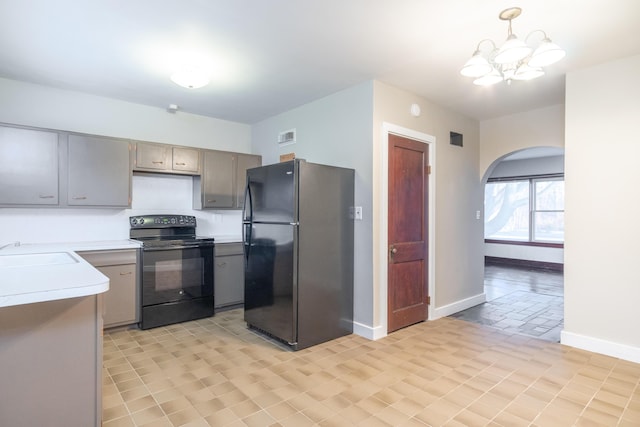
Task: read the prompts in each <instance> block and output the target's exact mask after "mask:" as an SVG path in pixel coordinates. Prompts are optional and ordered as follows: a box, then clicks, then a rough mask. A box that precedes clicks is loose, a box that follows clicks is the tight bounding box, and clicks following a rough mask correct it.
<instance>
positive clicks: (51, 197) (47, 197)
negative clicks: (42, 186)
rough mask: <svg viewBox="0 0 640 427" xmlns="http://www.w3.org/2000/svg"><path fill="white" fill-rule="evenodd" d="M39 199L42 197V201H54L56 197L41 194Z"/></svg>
mask: <svg viewBox="0 0 640 427" xmlns="http://www.w3.org/2000/svg"><path fill="white" fill-rule="evenodd" d="M38 197H40V198H41V199H53V198H54V197H55V196H49V195H42V194H40V195H39V196H38Z"/></svg>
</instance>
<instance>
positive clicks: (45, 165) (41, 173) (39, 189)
mask: <svg viewBox="0 0 640 427" xmlns="http://www.w3.org/2000/svg"><path fill="white" fill-rule="evenodd" d="M58 169H59V161H58V133H57V132H49V131H44V130H34V129H24V128H19V127H11V126H0V183H2V184H1V185H0V205H9V206H11V205H45V206H56V205H58V202H59V196H58V194H59V187H58Z"/></svg>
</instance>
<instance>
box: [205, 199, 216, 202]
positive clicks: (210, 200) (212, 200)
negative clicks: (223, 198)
mask: <svg viewBox="0 0 640 427" xmlns="http://www.w3.org/2000/svg"><path fill="white" fill-rule="evenodd" d="M215 201H216V199H207V202H215Z"/></svg>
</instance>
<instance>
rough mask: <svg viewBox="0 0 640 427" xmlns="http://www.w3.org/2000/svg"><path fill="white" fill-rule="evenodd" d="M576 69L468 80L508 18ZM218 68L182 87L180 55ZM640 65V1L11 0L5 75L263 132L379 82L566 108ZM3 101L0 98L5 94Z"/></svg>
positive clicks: (0, 37)
mask: <svg viewBox="0 0 640 427" xmlns="http://www.w3.org/2000/svg"><path fill="white" fill-rule="evenodd" d="M511 6H519V7H521V8H522V9H523V12H522V15H521V16H520V17H518V18H517V19H515V20H514V21H513V31H514V33H516V34H517V35H518V36H520V38H524V37H526V35H527V34H528V33H529V32H530V31H533V30H536V29H542V30H544V31H546V32H547V34H548V35H549V37H551V38H552V39H553V41H554V42H556V43H557V44H559V45H561V46H562V47H563V48H565V49H566V50H567V57H566V58H565V59H564V60H563V61H562V62H560V63H557V64H555V65H553V66H551V67H549V69H548V70H547V75H546V76H544V77H542V78H540V79H537V80H533V81H530V82H514V83H513V84H512V85H510V86H507V85H506V84H504V83H502V84H499V85H497V86H493V87H477V86H474V85H473V84H472V83H471V80H470V79H468V78H465V77H462V76H461V75H460V74H459V72H458V71H459V69H460V68H461V66H462V65H463V64H464V62H465V61H466V60H467V59H468V58H469V57H470V56H471V54H472V53H473V51H474V50H475V47H476V44H477V43H478V42H479V41H480V40H481V39H484V38H491V39H493V40H494V41H495V42H496V43H498V44H501V43H502V42H503V41H504V39H505V38H506V35H507V23H506V22H503V21H500V20H499V19H498V14H499V12H500V11H501V10H503V9H506V8H508V7H511ZM191 51H198V52H200V54H201V55H204V56H206V57H207V58H208V59H209V60H211V61H212V62H214V63H215V64H217V71H214V72H212V73H211V77H212V83H211V84H210V85H209V86H207V87H205V88H202V89H194V90H188V89H183V88H181V87H179V86H176V85H175V84H174V83H172V82H171V81H170V80H169V75H170V74H171V73H172V72H173V71H174V68H175V67H177V66H178V65H179V64H178V63H177V60H176V57H177V56H179V55H181V54H184V53H185V52H191ZM639 53H640V1H639V0H581V1H580V0H519V1H516V0H509V1H504V0H482V1H480V0H449V1H444V0H226V1H223V0H180V1H175V0H173V1H166V0H86V1H78V0H56V1H51V0H21V1H18V0H0V76H1V77H6V78H10V79H16V80H22V81H27V82H34V83H40V84H44V85H49V86H55V87H60V88H66V89H72V90H78V91H83V92H87V93H93V94H97V95H103V96H107V97H112V98H117V99H122V100H127V101H132V102H137V103H142V104H147V105H154V106H158V107H161V108H166V107H167V106H168V105H169V104H177V105H178V106H179V108H180V110H181V111H186V112H191V113H196V114H202V115H206V116H212V117H217V118H221V119H226V120H233V121H238V122H243V123H255V122H257V121H260V120H262V119H265V118H268V117H271V116H273V115H276V114H278V113H280V112H283V111H287V110H289V109H291V108H294V107H297V106H299V105H302V104H305V103H307V102H310V101H313V100H316V99H318V98H321V97H323V96H326V95H329V94H331V93H334V92H337V91H340V90H342V89H345V88H347V87H350V86H353V85H356V84H358V83H360V82H363V81H366V80H371V79H378V80H380V81H383V82H386V83H389V84H391V85H394V86H397V87H400V88H404V89H406V90H409V91H411V92H414V93H416V94H417V95H420V96H422V97H424V98H427V99H429V100H431V101H433V102H435V103H437V104H439V105H441V106H444V107H447V108H450V109H452V110H455V111H459V112H461V113H463V114H465V115H467V116H470V117H474V118H477V119H480V120H483V119H488V118H493V117H499V116H503V115H506V114H512V113H516V112H521V111H527V110H530V109H534V108H540V107H544V106H547V105H554V104H561V103H563V102H564V76H565V74H566V73H567V71H572V70H576V69H579V68H582V67H585V66H590V65H594V64H598V63H602V62H606V61H610V60H613V59H616V58H622V57H625V56H630V55H634V54H639ZM0 96H1V94H0Z"/></svg>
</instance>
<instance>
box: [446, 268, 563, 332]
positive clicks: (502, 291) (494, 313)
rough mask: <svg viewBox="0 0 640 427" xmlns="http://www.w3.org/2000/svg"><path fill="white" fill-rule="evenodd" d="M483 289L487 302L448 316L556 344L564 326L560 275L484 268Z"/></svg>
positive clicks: (524, 270)
mask: <svg viewBox="0 0 640 427" xmlns="http://www.w3.org/2000/svg"><path fill="white" fill-rule="evenodd" d="M484 287H485V293H486V295H487V302H485V303H484V304H480V305H477V306H475V307H471V308H469V309H467V310H464V311H461V312H459V313H456V314H453V315H452V317H456V318H458V319H462V320H468V321H470V322H475V323H480V324H483V325H488V326H491V327H494V328H498V329H502V330H503V331H505V332H508V333H518V334H524V335H528V336H534V337H537V338H540V339H544V340H548V341H553V342H560V331H562V328H563V326H564V277H563V273H562V272H558V271H551V270H541V269H531V268H523V267H504V266H496V265H486V266H485V279H484Z"/></svg>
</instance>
